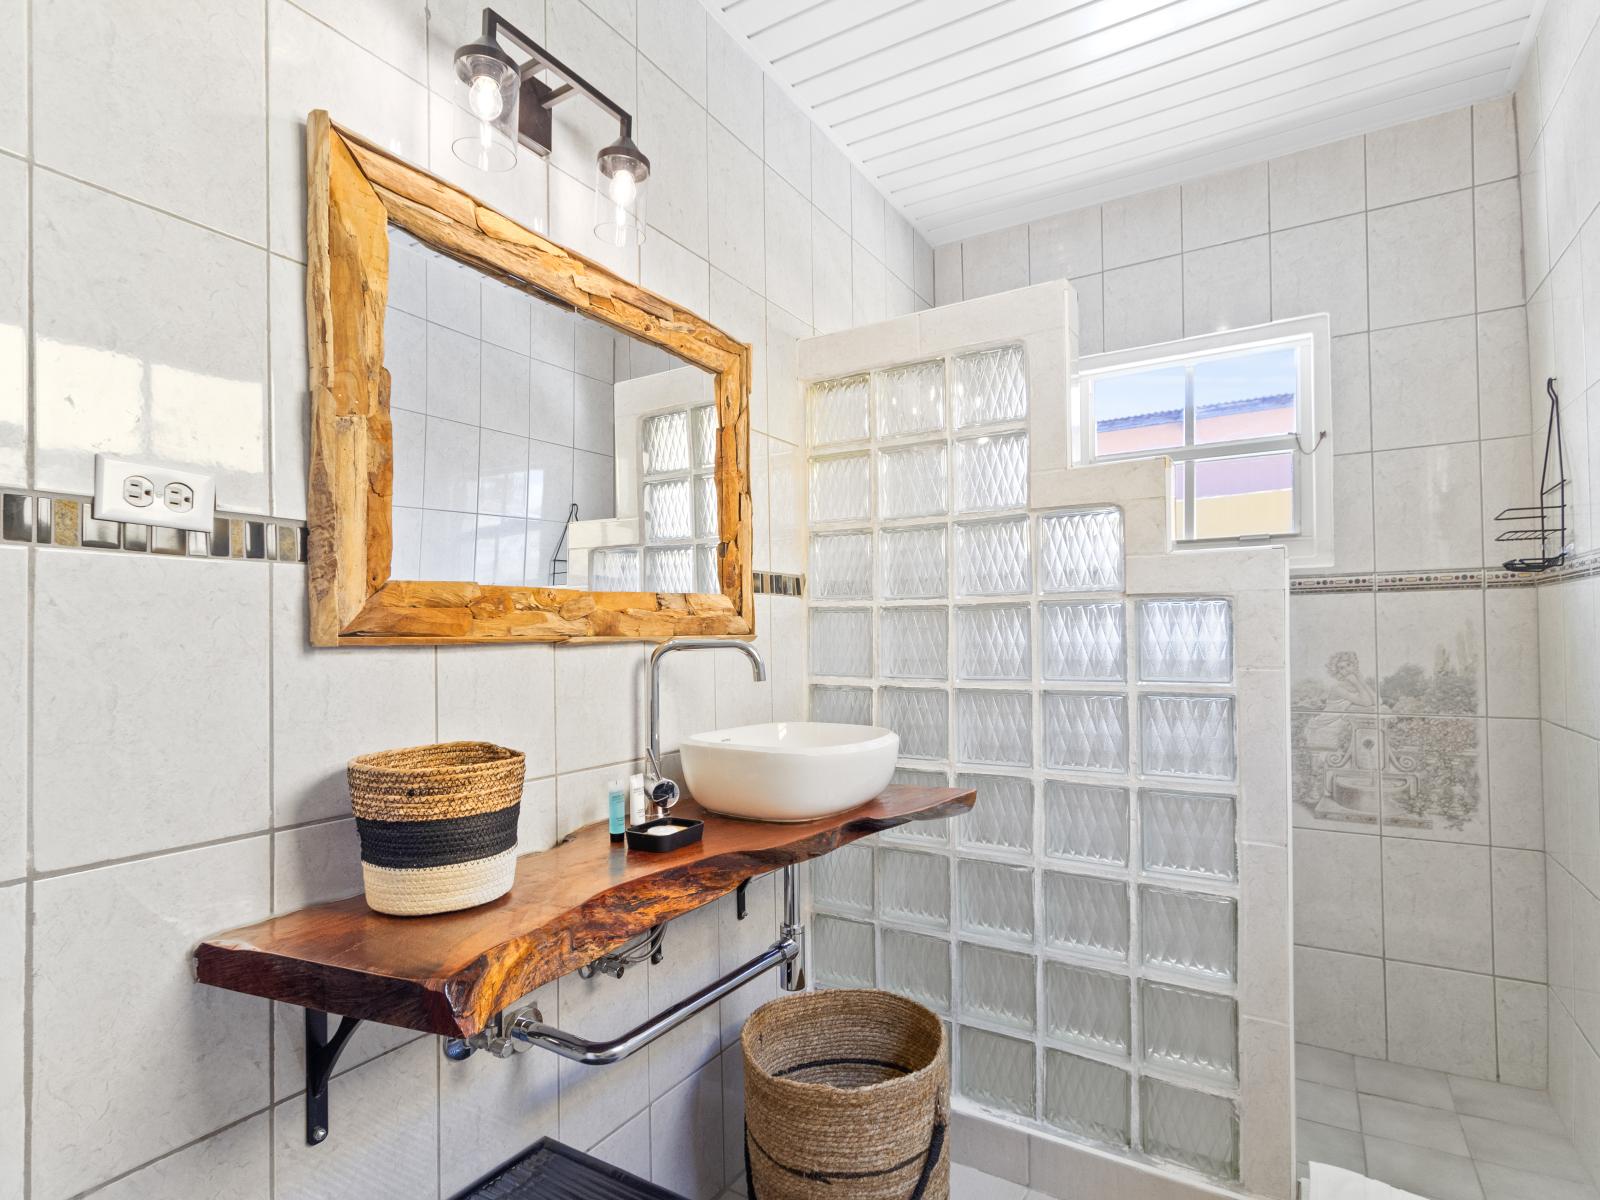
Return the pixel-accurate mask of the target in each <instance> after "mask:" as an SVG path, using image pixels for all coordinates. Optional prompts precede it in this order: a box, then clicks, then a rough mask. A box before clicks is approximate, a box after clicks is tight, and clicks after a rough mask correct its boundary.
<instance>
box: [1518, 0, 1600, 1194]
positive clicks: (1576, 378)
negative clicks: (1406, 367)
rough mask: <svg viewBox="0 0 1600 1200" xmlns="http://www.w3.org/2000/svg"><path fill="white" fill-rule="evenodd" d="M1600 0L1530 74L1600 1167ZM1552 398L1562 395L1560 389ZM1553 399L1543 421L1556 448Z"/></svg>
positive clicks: (1561, 1053) (1561, 1105)
mask: <svg viewBox="0 0 1600 1200" xmlns="http://www.w3.org/2000/svg"><path fill="white" fill-rule="evenodd" d="M1597 111H1600V11H1597V9H1596V7H1595V6H1594V5H1593V4H1587V3H1574V2H1573V0H1550V2H1549V3H1548V4H1547V5H1546V6H1545V9H1544V14H1543V17H1542V19H1541V22H1540V25H1539V31H1538V36H1537V40H1536V42H1535V46H1534V52H1533V53H1532V54H1531V55H1530V56H1529V59H1528V62H1527V64H1526V66H1525V67H1524V69H1523V74H1522V79H1521V81H1520V83H1519V84H1518V87H1517V130H1518V144H1519V146H1520V148H1521V156H1522V206H1523V253H1524V258H1525V262H1526V286H1527V291H1528V332H1529V343H1530V346H1529V349H1530V354H1529V375H1530V382H1531V385H1532V388H1533V390H1534V393H1535V395H1536V396H1537V397H1538V398H1539V400H1541V401H1542V400H1543V399H1544V384H1545V380H1546V379H1547V378H1549V377H1551V376H1554V377H1555V378H1556V384H1557V388H1558V390H1559V394H1560V396H1561V422H1562V431H1563V435H1564V442H1565V446H1566V455H1567V474H1568V476H1569V477H1570V478H1571V479H1572V481H1573V487H1572V489H1571V501H1572V503H1571V507H1570V517H1571V519H1572V520H1573V521H1574V523H1575V524H1574V543H1575V549H1576V555H1575V562H1574V564H1573V569H1570V570H1568V571H1565V572H1563V573H1562V574H1563V576H1564V577H1563V578H1561V579H1558V580H1556V581H1554V582H1547V583H1541V584H1540V586H1539V589H1538V594H1539V649H1540V656H1539V666H1540V689H1539V698H1540V716H1541V718H1542V720H1541V725H1540V729H1541V732H1542V736H1543V749H1544V835H1545V844H1546V846H1547V847H1548V855H1547V859H1548V862H1547V866H1546V876H1547V891H1548V913H1549V961H1550V1094H1551V1097H1552V1098H1553V1099H1554V1100H1555V1103H1556V1107H1557V1109H1558V1110H1559V1111H1560V1113H1561V1116H1562V1119H1563V1120H1565V1121H1566V1123H1567V1128H1568V1129H1569V1130H1570V1131H1571V1132H1572V1134H1573V1144H1574V1145H1576V1146H1577V1147H1578V1148H1579V1150H1580V1151H1581V1152H1582V1153H1583V1155H1584V1157H1585V1159H1586V1160H1587V1161H1588V1164H1589V1168H1590V1170H1592V1171H1600V1107H1597V1105H1596V1099H1595V1098H1596V1097H1597V1096H1600V1049H1597V1048H1600V1021H1597V1018H1596V1014H1597V1012H1600V1009H1597V1007H1596V1003H1595V1001H1596V996H1597V995H1600V973H1597V970H1596V964H1597V963H1600V784H1597V780H1600V665H1597V660H1596V656H1595V650H1594V646H1595V634H1596V624H1595V622H1596V620H1597V616H1596V614H1597V611H1600V600H1597V597H1600V590H1597V589H1600V579H1596V578H1595V577H1593V576H1591V575H1588V574H1587V572H1588V570H1590V569H1592V567H1593V565H1594V563H1595V559H1596V551H1597V550H1600V526H1597V524H1596V515H1597V510H1596V508H1595V480H1596V479H1597V478H1600V476H1597V475H1596V468H1597V464H1600V458H1597V455H1600V421H1597V419H1596V414H1597V413H1600V212H1597V209H1596V206H1597V204H1600V133H1597V132H1596V129H1595V121H1594V116H1595V113H1596V112H1597ZM1546 403H1547V402H1546ZM1543 417H1544V414H1543V413H1541V414H1540V421H1539V423H1538V424H1536V426H1535V428H1536V430H1538V432H1537V434H1536V441H1537V442H1538V443H1539V444H1540V446H1541V448H1542V440H1543V428H1542V422H1543Z"/></svg>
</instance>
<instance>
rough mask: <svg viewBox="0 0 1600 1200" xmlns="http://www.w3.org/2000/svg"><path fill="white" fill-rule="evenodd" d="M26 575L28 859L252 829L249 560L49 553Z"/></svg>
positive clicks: (262, 765)
mask: <svg viewBox="0 0 1600 1200" xmlns="http://www.w3.org/2000/svg"><path fill="white" fill-rule="evenodd" d="M34 570H35V587H36V589H37V590H36V602H35V612H34V689H33V701H32V704H33V714H34V739H33V771H32V774H33V793H34V797H35V802H36V805H37V807H36V809H35V822H34V860H35V866H36V868H38V869H41V870H59V869H61V868H63V867H69V866H74V865H77V864H80V863H90V862H96V861H100V860H103V859H112V858H124V857H127V856H128V855H131V854H143V853H149V852H150V851H154V850H166V849H170V848H173V847H177V846H184V845H190V844H193V843H196V842H204V841H210V840H213V839H215V838H222V837H231V836H235V835H238V834H242V833H248V832H250V831H252V830H257V829H264V828H266V826H267V823H268V820H269V817H270V811H271V810H270V803H269V797H268V794H267V788H268V779H269V774H268V761H267V753H268V749H267V732H268V728H269V721H268V712H269V709H268V705H269V701H270V693H269V686H270V685H269V679H270V674H269V664H268V644H267V640H266V638H265V636H264V635H265V634H266V632H267V630H268V620H267V573H266V571H265V570H263V569H262V567H261V564H259V563H218V562H207V561H204V560H199V561H196V560H190V559H163V558H158V557H150V558H138V557H134V556H132V555H122V554H100V553H96V552H94V551H82V552H73V553H68V552H66V551H54V552H49V553H45V554H41V555H40V556H39V558H38V560H37V561H36V563H35V566H34ZM175 712H178V713H181V714H182V717H181V721H182V724H181V725H180V726H178V727H176V729H181V730H182V732H181V733H177V735H176V736H178V737H179V738H180V739H181V742H182V745H183V747H184V750H183V752H182V753H174V752H173V742H172V738H173V736H174V731H175V727H174V725H173V724H172V716H173V714H174V713H175ZM86 734H87V735H88V736H90V737H92V738H93V739H94V744H95V746H96V747H97V750H96V752H95V753H90V754H86V753H84V752H83V746H84V737H85V735H86Z"/></svg>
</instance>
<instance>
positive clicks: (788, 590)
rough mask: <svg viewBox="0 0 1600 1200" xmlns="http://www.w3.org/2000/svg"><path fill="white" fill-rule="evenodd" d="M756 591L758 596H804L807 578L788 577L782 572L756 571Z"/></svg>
mask: <svg viewBox="0 0 1600 1200" xmlns="http://www.w3.org/2000/svg"><path fill="white" fill-rule="evenodd" d="M752 574H753V577H754V579H755V590H756V595H758V596H804V595H805V594H806V577H805V576H804V575H786V574H784V573H783V572H781V571H755V572H753V573H752Z"/></svg>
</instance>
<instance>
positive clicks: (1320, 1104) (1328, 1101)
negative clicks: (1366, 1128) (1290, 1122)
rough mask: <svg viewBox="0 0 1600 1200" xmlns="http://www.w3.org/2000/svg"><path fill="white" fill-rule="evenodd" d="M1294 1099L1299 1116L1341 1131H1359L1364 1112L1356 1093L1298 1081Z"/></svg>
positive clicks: (1311, 1081) (1323, 1084)
mask: <svg viewBox="0 0 1600 1200" xmlns="http://www.w3.org/2000/svg"><path fill="white" fill-rule="evenodd" d="M1294 1095H1295V1115H1296V1116H1298V1117H1301V1118H1302V1119H1304V1120H1307V1121H1316V1122H1318V1123H1319V1124H1322V1125H1335V1126H1337V1127H1338V1128H1340V1129H1354V1130H1357V1131H1359V1130H1360V1128H1361V1110H1360V1108H1359V1106H1358V1105H1357V1103H1356V1093H1355V1092H1354V1091H1352V1090H1351V1089H1349V1088H1338V1087H1329V1086H1328V1085H1327V1084H1325V1083H1317V1082H1315V1081H1314V1080H1310V1079H1297V1080H1296V1081H1295V1089H1294Z"/></svg>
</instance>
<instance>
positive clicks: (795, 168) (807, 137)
mask: <svg viewBox="0 0 1600 1200" xmlns="http://www.w3.org/2000/svg"><path fill="white" fill-rule="evenodd" d="M764 82H765V83H766V121H767V123H766V162H767V166H768V167H769V168H771V169H772V170H773V171H776V172H777V173H778V175H779V176H781V177H782V178H783V179H784V181H785V182H787V183H788V184H789V186H790V187H792V188H794V189H795V190H796V191H798V192H799V193H800V195H801V196H802V197H806V198H810V196H811V122H809V121H808V120H806V115H805V113H803V112H801V111H800V109H799V107H798V106H796V104H795V102H794V101H793V100H791V99H789V97H788V96H786V95H785V94H784V92H783V89H782V88H781V87H780V86H779V85H778V83H777V81H776V80H774V79H773V78H772V77H771V76H767V77H766V78H765V80H764Z"/></svg>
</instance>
